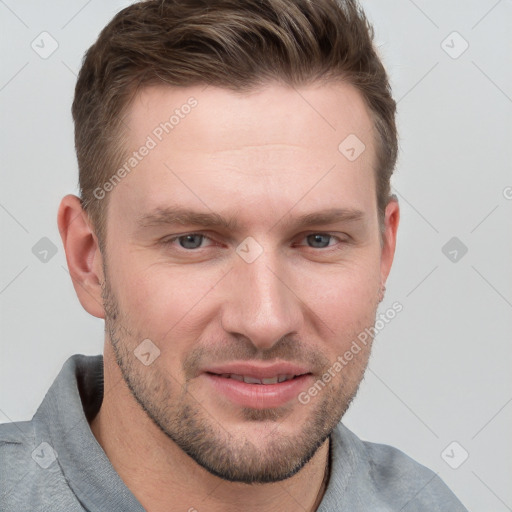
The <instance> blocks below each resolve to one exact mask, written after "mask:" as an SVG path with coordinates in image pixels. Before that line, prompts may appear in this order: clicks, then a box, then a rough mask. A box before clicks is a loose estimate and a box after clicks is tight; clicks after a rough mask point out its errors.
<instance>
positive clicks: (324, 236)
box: [305, 233, 339, 249]
mask: <svg viewBox="0 0 512 512" xmlns="http://www.w3.org/2000/svg"><path fill="white" fill-rule="evenodd" d="M305 238H306V240H307V243H308V245H309V246H310V247H312V248H313V249H324V248H325V247H329V246H331V245H334V244H331V243H330V242H331V241H334V243H335V242H336V240H335V239H338V240H339V238H338V237H335V236H334V235H330V234H329V233H313V234H311V235H307V236H306V237H305Z"/></svg>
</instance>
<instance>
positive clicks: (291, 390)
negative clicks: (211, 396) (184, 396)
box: [201, 363, 313, 409]
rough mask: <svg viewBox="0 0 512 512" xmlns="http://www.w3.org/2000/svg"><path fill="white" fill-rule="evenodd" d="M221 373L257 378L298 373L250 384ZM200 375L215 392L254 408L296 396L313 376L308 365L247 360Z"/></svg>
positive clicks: (279, 402)
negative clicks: (255, 362)
mask: <svg viewBox="0 0 512 512" xmlns="http://www.w3.org/2000/svg"><path fill="white" fill-rule="evenodd" d="M222 374H236V375H244V376H248V377H249V376H250V377H254V378H257V379H265V378H272V377H275V376H276V375H296V377H295V378H293V379H291V380H286V381H284V382H279V383H276V384H248V383H246V382H241V381H238V380H235V379H231V378H226V377H222V376H221V375H222ZM201 376H202V377H204V378H205V379H206V381H207V383H208V385H209V386H211V387H212V388H213V390H214V391H215V392H216V394H217V393H220V394H221V395H223V396H225V397H226V398H227V399H228V400H230V401H231V402H232V403H234V404H236V405H239V406H242V407H247V408H252V409H269V408H275V407H280V406H283V405H285V404H286V403H288V402H290V401H291V400H294V399H296V398H297V396H298V395H299V393H300V392H301V391H303V390H304V389H305V388H306V387H307V386H308V385H310V382H311V380H312V379H313V375H312V373H310V372H308V370H307V369H306V368H304V367H302V366H298V365H294V364H291V363H277V364H273V365H266V366H264V365H257V364H247V363H232V364H224V365H222V366H217V367H211V368H208V369H206V370H204V373H202V374H201Z"/></svg>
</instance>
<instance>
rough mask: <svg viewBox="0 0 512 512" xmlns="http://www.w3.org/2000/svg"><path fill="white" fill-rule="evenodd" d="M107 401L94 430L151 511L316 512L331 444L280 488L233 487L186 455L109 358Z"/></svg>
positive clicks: (106, 360) (274, 485)
mask: <svg viewBox="0 0 512 512" xmlns="http://www.w3.org/2000/svg"><path fill="white" fill-rule="evenodd" d="M104 372H105V373H104V378H105V385H104V399H103V403H102V406H101V408H100V411H99V412H98V414H97V415H96V417H95V418H94V419H93V420H92V422H91V430H92V432H93V434H94V436H95V437H96V439H97V441H98V442H99V444H100V445H101V446H102V448H103V450H104V451H105V453H106V455H107V457H108V458H109V460H110V462H111V464H112V466H113V467H114V469H115V470H116V471H117V473H118V474H119V476H120V477H121V479H122V480H123V482H124V483H125V484H126V486H127V487H128V488H129V489H130V491H131V492H132V493H133V494H134V496H135V497H136V498H137V499H138V501H139V502H140V503H141V505H142V506H143V507H144V508H145V509H146V510H151V511H152V512H164V511H165V512H167V511H168V510H187V511H188V510H190V511H191V512H192V511H194V510H196V511H197V512H202V511H204V510H208V511H209V512H231V511H233V512H234V511H237V512H238V511H240V510H244V511H245V512H259V511H265V512H273V511H280V512H288V511H289V512H292V511H296V510H297V504H300V509H301V510H305V511H308V512H313V511H315V510H316V509H317V508H318V506H319V504H320V502H321V499H322V496H323V494H324V492H325V488H326V478H324V477H327V474H326V467H327V465H328V460H329V441H328V440H327V441H326V442H325V443H324V444H323V445H322V446H321V447H320V449H319V450H318V451H317V452H316V453H315V455H314V456H313V457H312V459H311V460H310V461H309V462H308V463H307V464H306V465H305V466H304V467H303V468H302V469H301V470H300V471H299V472H298V473H297V474H295V475H294V476H293V477H291V478H288V479H287V480H283V481H281V482H276V483H268V484H244V483H238V482H228V481H226V480H222V479H221V478H219V477H217V476H215V475H212V474H211V473H209V472H208V471H206V470H205V469H204V468H202V467H201V466H199V465H198V464H197V463H196V462H195V461H194V460H193V459H192V458H190V457H189V456H188V455H187V454H186V453H184V452H183V451H182V450H181V449H180V448H179V447H178V446H177V445H176V444H175V443H174V442H173V441H172V440H171V439H170V438H169V437H168V436H166V435H165V434H164V433H163V432H162V431H161V430H160V429H159V428H158V427H157V426H156V425H155V424H154V423H153V421H152V420H151V419H150V418H149V417H148V416H147V415H146V413H145V412H144V411H143V410H142V408H141V407H140V406H139V404H138V403H137V402H136V400H135V399H134V398H133V397H132V395H131V393H130V391H129V389H128V388H127V386H126V384H125V382H124V380H123V377H122V375H121V373H120V370H119V368H118V366H117V364H116V363H115V362H114V359H113V358H111V357H108V354H107V352H106V353H105V358H104Z"/></svg>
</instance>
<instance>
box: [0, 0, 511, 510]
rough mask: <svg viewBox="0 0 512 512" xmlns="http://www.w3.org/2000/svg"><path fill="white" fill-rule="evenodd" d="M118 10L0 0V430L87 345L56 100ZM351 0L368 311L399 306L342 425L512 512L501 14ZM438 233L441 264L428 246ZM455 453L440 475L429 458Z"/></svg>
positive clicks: (478, 503) (402, 0)
mask: <svg viewBox="0 0 512 512" xmlns="http://www.w3.org/2000/svg"><path fill="white" fill-rule="evenodd" d="M128 3H130V2H122V1H108V2H101V1H99V0H89V1H84V0H72V1H69V0H66V1H65V0H51V1H47V2H36V1H35V0H34V1H27V0H18V1H14V0H0V33H1V37H2V40H1V44H2V66H1V69H0V108H1V112H2V124H1V132H0V141H1V173H2V174H1V182H0V222H1V226H2V242H1V252H0V254H1V266H0V307H1V317H0V320H1V337H0V422H7V421H14V420H23V419H28V418H30V417H31V416H32V414H33V413H34V412H35V410H36V408H37V406H38V405H39V403H40V402H41V400H42V398H43V397H44V394H45V392H46V390H47V389H48V387H49V386H50V385H51V383H52V381H53V379H54V377H55V376H56V374H57V372H58V371H59V370H60V368H61V366H62V364H63V362H64V360H65V359H66V358H67V357H68V356H70V355H71V354H74V353H85V354H96V353H99V352H101V351H102V345H103V321H100V320H98V319H96V318H93V317H91V316H89V315H88V314H87V313H86V312H85V311H84V310H83V309H82V307H81V306H80V304H79V302H78V300H77V298H76V295H75V292H74V290H73V287H72V284H71V280H70V278H69V274H68V272H67V265H66V260H65V255H64V253H63V249H62V245H61V241H60V237H59V233H58V229H57V224H56V213H57V208H58V204H59V201H60V198H61V197H62V196H63V195H65V194H66V193H70V192H71V193H77V188H76V184H77V180H78V177H77V176H78V175H77V165H76V160H75V155H74V148H73V125H72V121H71V114H70V107H71V102H72V98H73V92H74V85H75V80H76V74H77V72H78V70H79V67H80V62H81V59H82V56H83V53H84V52H85V50H86V49H87V48H88V47H89V46H90V45H91V44H92V43H93V41H94V40H95V38H96V36H97V34H98V33H99V31H100V29H101V28H102V27H103V26H104V25H105V24H106V23H107V22H108V21H109V20H110V19H111V17H112V16H113V15H114V14H115V13H116V12H117V11H118V10H119V9H120V8H122V7H124V6H125V5H128ZM362 4H363V6H364V7H365V9H366V11H367V14H368V15H369V17H370V19H371V20H372V21H373V23H374V25H375V29H376V40H377V44H378V46H379V48H380V52H381V54H382V57H383V59H384V62H385V65H386V66H387V68H388V70H389V73H390V75H391V80H392V85H393V91H394V95H395V97H396V99H397V100H398V109H399V116H398V121H399V129H400V134H401V143H400V146H401V155H400V159H399V163H398V166H397V170H396V173H395V176H394V178H393V185H394V191H395V193H397V195H398V197H399V200H400V205H401V214H402V219H401V225H400V228H399V240H398V247H397V253H396V258H395V263H394V267H393V270H392V272H391V275H390V278H389V280H388V290H387V295H386V299H385V300H384V302H383V303H382V304H381V311H385V310H386V309H387V308H389V307H390V306H391V304H392V303H393V302H395V301H399V302H400V303H401V304H402V305H403V308H404V309H403V311H402V312H401V313H399V314H398V315H397V316H396V318H395V319H394V320H393V321H392V322H391V323H389V324H388V325H387V326H386V327H385V328H384V329H383V330H382V331H381V332H380V333H379V335H378V337H377V339H376V342H375V348H374V353H373V356H372V359H371V362H370V367H369V371H368V373H367V375H366V378H365V380H364V381H363V383H362V385H361V388H360V392H359V395H358V398H357V399H356V401H355V402H354V404H353V405H352V407H351V409H350V411H349V412H348V414H347V416H346V417H345V422H346V424H347V425H348V426H349V428H351V429H353V430H354V431H355V432H356V433H357V434H358V435H359V436H360V437H362V438H363V439H366V440H371V441H376V442H382V443H387V444H391V445H393V446H396V447H398V448H400V449H401V450H403V451H404V452H406V453H407V454H409V455H410V456H412V457H413V458H414V459H416V460H418V461H420V462H421V463H423V464H425V465H426V466H428V467H430V468H431V469H433V470H434V471H435V472H437V473H439V475H440V476H441V477H442V478H443V479H444V480H445V481H446V482H447V483H448V485H449V486H450V487H451V488H452V489H453V491H454V492H455V493H456V494H457V495H458V496H459V498H460V499H461V500H462V501H463V503H464V504H465V505H466V506H467V507H468V508H469V509H470V510H472V511H493V512H501V511H506V510H512V486H511V485H510V482H511V481H512V480H511V479H512V456H511V455H512V453H511V451H512V450H511V446H512V441H511V437H510V432H511V431H512V429H511V427H512V403H511V402H512V386H511V380H512V378H511V368H512V343H511V339H510V338H511V336H510V333H511V332H512V314H511V313H512V259H511V255H512V236H511V235H512V229H511V228H512V171H511V162H512V149H511V148H512V140H511V133H512V130H511V128H512V99H511V98H512V66H511V58H510V57H511V50H512V36H511V29H512V3H511V1H510V0H501V1H496V0H478V1H476V0H470V1H468V0H467V1H465V2H455V1H454V0H451V1H449V2H446V1H442V0H435V1H426V0H423V1H421V0H417V1H415V2H413V1H412V0H393V1H390V0H386V1H384V0H366V1H364V0H363V2H362ZM43 31H46V32H48V33H49V34H51V36H52V38H54V39H55V40H56V41H57V43H58V48H57V50H56V51H55V52H54V53H53V54H52V55H50V56H49V57H48V58H46V59H43V58H41V57H40V56H39V55H38V54H37V53H36V52H35V51H34V50H33V49H32V48H31V43H32V41H34V40H35V41H36V43H37V42H38V41H40V40H41V37H47V36H40V34H41V32H43ZM454 31H456V32H457V33H458V34H459V35H457V34H453V32H454ZM443 41H444V43H443ZM464 41H466V42H467V43H468V44H469V47H468V48H467V50H466V51H465V52H464V53H462V54H460V55H459V53H460V52H461V50H462V49H464V46H465V42H464ZM50 43H51V41H50V40H49V39H47V40H46V44H45V48H46V49H47V50H48V49H49V48H50ZM39 45H40V46H42V44H41V43H40V42H39ZM40 51H42V50H40ZM447 52H448V53H447ZM449 53H451V55H449ZM454 57H456V58H454ZM43 237H47V238H49V239H50V240H51V241H52V242H53V244H55V246H56V248H57V253H56V254H55V255H54V256H53V257H50V255H51V253H50V254H49V255H48V261H47V262H46V263H44V262H42V261H40V259H38V258H37V257H36V255H35V254H34V253H33V252H32V248H33V247H34V245H35V244H36V243H37V242H38V241H39V240H40V239H41V238H43ZM452 237H457V238H458V240H459V241H460V242H456V243H458V244H459V247H456V246H453V247H452V246H448V247H447V249H445V252H446V253H447V254H448V256H449V257H450V258H454V257H455V253H454V252H452V253H451V254H449V251H453V250H456V251H458V252H457V255H456V256H457V261H455V262H454V261H451V260H450V258H449V257H447V256H445V254H444V253H443V251H442V248H443V247H444V246H445V244H446V243H447V242H448V241H449V240H450V239H452ZM460 243H462V244H464V245H465V246H466V247H467V249H468V251H467V253H466V254H465V255H463V256H462V252H461V251H460V247H461V246H460ZM36 252H37V251H36ZM453 441H456V442H457V443H458V444H457V445H452V446H451V447H450V448H449V449H448V450H447V451H444V450H445V448H446V447H447V446H448V445H450V443H452V442H453ZM463 450H465V451H467V452H468V453H469V457H468V459H467V460H466V461H465V462H464V463H463V464H461V465H460V466H459V467H458V469H452V468H451V467H450V466H449V465H448V464H447V462H445V460H448V461H449V462H450V463H451V464H452V465H457V464H458V463H460V461H461V460H462V457H463V455H464V451H463ZM443 452H444V454H445V455H444V459H443V457H442V455H441V454H442V453H443Z"/></svg>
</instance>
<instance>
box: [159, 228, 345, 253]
mask: <svg viewBox="0 0 512 512" xmlns="http://www.w3.org/2000/svg"><path fill="white" fill-rule="evenodd" d="M192 235H198V236H203V237H204V238H205V239H208V240H210V241H214V240H213V239H212V238H210V236H208V234H207V233H203V232H201V231H194V232H191V233H183V234H181V235H176V236H173V237H172V238H167V239H164V240H162V242H161V243H162V244H163V245H164V246H170V245H172V244H173V243H174V242H176V241H177V240H179V239H180V238H184V237H187V236H192ZM311 235H325V236H330V237H331V238H334V239H337V240H338V243H341V244H347V243H349V240H345V239H342V238H340V237H339V236H337V235H334V234H333V233H328V232H323V231H312V232H310V233H307V234H305V235H302V238H306V237H308V236H311ZM336 245H337V244H335V245H332V246H330V245H328V246H327V247H309V246H305V247H307V248H308V249H316V250H321V251H328V250H336ZM200 249H206V247H198V248H195V249H186V248H185V247H178V250H182V251H184V252H191V253H192V252H198V251H199V250H200Z"/></svg>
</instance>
